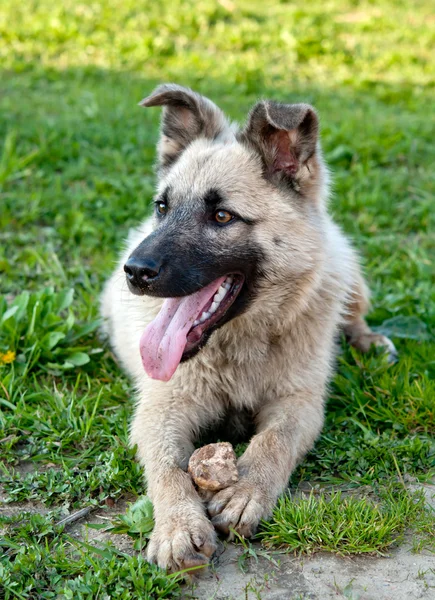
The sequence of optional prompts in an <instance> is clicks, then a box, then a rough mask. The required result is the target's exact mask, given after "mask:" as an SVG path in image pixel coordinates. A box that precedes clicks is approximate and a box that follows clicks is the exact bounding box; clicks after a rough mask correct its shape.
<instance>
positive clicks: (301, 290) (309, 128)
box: [101, 84, 395, 571]
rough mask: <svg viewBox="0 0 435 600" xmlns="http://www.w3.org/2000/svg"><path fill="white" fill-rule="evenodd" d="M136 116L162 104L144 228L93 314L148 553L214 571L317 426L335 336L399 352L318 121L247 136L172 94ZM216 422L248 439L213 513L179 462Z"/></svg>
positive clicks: (264, 509) (197, 99) (265, 511)
mask: <svg viewBox="0 0 435 600" xmlns="http://www.w3.org/2000/svg"><path fill="white" fill-rule="evenodd" d="M141 105H142V106H144V107H153V106H161V107H163V113H162V122H161V133H160V140H159V142H158V147H157V148H158V161H157V174H158V186H157V193H156V196H155V200H154V215H153V216H152V217H151V218H149V219H146V220H145V221H144V222H143V224H142V225H140V226H139V227H138V228H137V230H135V231H134V232H133V233H132V234H131V235H130V237H129V239H128V243H127V248H126V250H125V252H124V253H123V254H122V256H121V260H120V262H119V265H118V267H117V268H116V270H115V273H114V274H113V275H112V277H111V278H110V280H109V281H108V283H107V285H106V287H105V290H104V292H103V295H102V303H101V306H102V311H101V312H102V316H103V317H104V320H105V323H106V325H105V327H106V332H107V334H108V336H109V339H110V342H111V344H112V347H113V349H114V352H115V354H116V356H117V357H118V358H119V361H120V362H121V364H122V365H123V367H124V368H125V370H126V371H127V372H128V373H129V374H130V375H131V377H132V379H133V381H134V383H135V386H136V389H137V398H138V403H137V408H136V412H135V416H134V419H133V423H132V427H131V436H130V437H131V443H132V444H133V445H136V446H137V452H138V458H139V460H140V462H141V464H142V465H143V467H144V470H145V476H146V481H147V486H148V493H149V496H150V497H151V499H152V501H153V504H154V511H155V527H154V531H153V533H152V536H151V539H150V541H149V544H148V549H147V557H148V560H150V561H151V562H155V563H157V564H158V565H159V566H160V567H162V568H165V569H169V570H172V571H174V570H179V569H191V568H193V567H195V566H196V565H202V564H206V563H207V562H209V560H210V557H211V556H212V555H213V553H214V551H215V549H216V530H217V531H218V532H222V533H224V534H228V533H229V532H230V529H234V530H235V531H236V532H238V533H239V534H240V535H242V536H246V537H249V536H251V535H252V534H253V533H254V532H255V531H256V528H257V526H258V524H259V522H260V520H261V519H264V518H267V517H269V516H270V514H271V512H272V510H273V507H274V505H275V503H276V500H277V498H278V497H279V495H280V494H282V493H283V491H284V490H285V488H286V486H287V485H288V481H289V477H290V475H291V473H292V471H293V470H294V468H295V466H296V465H297V464H298V463H299V462H300V461H301V459H302V458H303V457H304V455H305V454H306V453H307V452H308V451H309V450H310V449H311V448H312V447H313V444H314V442H315V440H316V438H317V437H318V436H319V433H320V431H321V429H322V424H323V418H324V404H325V395H326V392H327V385H328V381H329V379H330V377H331V373H332V370H333V365H334V358H335V354H336V348H337V339H338V337H339V335H340V332H343V333H344V334H345V336H346V338H347V339H348V340H349V342H350V344H352V345H353V346H354V347H356V348H358V349H359V350H361V351H363V352H366V351H367V350H369V348H370V347H371V346H372V345H376V346H383V347H385V348H386V351H387V352H388V354H389V356H390V358H393V357H394V354H395V349H394V346H393V344H392V342H391V341H390V340H389V339H388V338H386V337H384V336H382V335H379V334H377V333H375V332H373V331H371V329H370V328H369V327H368V325H367V323H366V322H365V320H364V315H365V314H366V312H367V310H368V306H369V305H368V291H367V287H366V285H365V283H364V279H363V276H362V274H361V269H360V266H359V260H358V256H357V254H356V252H355V251H354V250H353V248H352V247H351V244H350V243H349V241H348V240H347V238H346V237H345V235H344V234H343V232H342V231H341V230H340V229H339V227H338V226H337V225H336V224H335V223H334V222H333V221H332V219H331V217H330V216H329V214H328V212H327V198H328V179H329V178H328V171H327V168H326V166H325V162H324V160H323V158H322V152H321V147H320V142H319V119H318V116H317V113H316V111H315V110H314V108H313V107H311V106H309V105H307V104H280V103H277V102H272V101H267V100H264V101H260V102H258V103H257V104H256V105H255V106H254V107H253V108H252V110H251V111H250V113H249V115H248V117H247V120H246V123H245V125H244V126H243V127H242V128H239V127H237V126H236V125H235V124H232V123H230V122H229V121H228V120H227V118H226V117H225V116H224V114H223V112H222V111H221V110H220V109H219V108H218V107H217V106H216V105H215V104H214V103H213V102H212V101H210V100H209V99H207V98H205V97H203V96H201V95H199V94H197V93H195V92H193V91H192V90H190V89H187V88H184V87H181V86H179V85H175V84H165V85H161V86H159V87H157V89H156V90H155V91H154V92H153V93H152V94H151V95H150V96H148V97H147V98H145V100H143V101H142V102H141ZM223 426H224V427H225V430H226V431H227V432H228V436H229V435H230V433H233V434H234V437H237V436H242V437H243V435H249V433H250V431H251V429H252V432H253V435H252V437H251V439H250V441H249V444H248V446H247V449H246V451H245V452H244V454H243V455H242V456H241V457H240V458H239V459H238V470H239V481H238V482H237V483H236V484H235V485H232V486H231V487H229V488H226V489H224V490H221V491H219V492H217V493H216V494H215V495H214V496H213V498H211V500H209V501H208V504H207V506H205V504H204V502H203V501H202V500H201V499H200V497H199V496H198V493H197V491H196V489H195V487H194V485H193V483H192V480H191V478H190V476H189V475H188V473H187V465H188V461H189V457H190V455H191V454H192V452H193V450H194V443H195V442H197V441H198V439H199V438H200V437H201V435H202V434H203V433H204V432H205V431H207V430H210V429H213V427H216V428H218V427H223ZM250 428H251V429H250Z"/></svg>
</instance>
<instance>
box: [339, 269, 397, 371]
mask: <svg viewBox="0 0 435 600" xmlns="http://www.w3.org/2000/svg"><path fill="white" fill-rule="evenodd" d="M368 298H369V293H368V289H367V286H366V284H365V283H364V280H363V279H362V277H361V276H360V275H359V277H358V281H357V285H356V286H355V289H354V292H353V294H352V297H351V299H350V302H349V304H348V306H347V310H348V316H347V319H346V323H345V325H344V327H343V331H344V334H345V336H346V339H347V341H348V342H349V344H350V345H351V346H353V347H354V348H357V349H358V350H360V351H361V352H368V351H369V350H370V347H371V346H383V347H384V348H385V352H386V353H387V355H388V360H389V361H390V362H394V361H395V360H396V359H397V351H396V348H395V346H394V344H393V342H392V341H391V340H390V339H389V338H387V337H386V336H385V335H381V334H380V333H375V332H374V331H372V330H371V329H370V327H369V326H368V325H367V323H366V321H365V319H364V316H365V315H366V314H367V312H368V309H369V299H368Z"/></svg>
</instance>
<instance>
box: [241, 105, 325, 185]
mask: <svg viewBox="0 0 435 600" xmlns="http://www.w3.org/2000/svg"><path fill="white" fill-rule="evenodd" d="M318 135H319V120H318V118H317V114H316V112H315V110H314V108H313V107H312V106H310V105H308V104H279V103H277V102H272V101H268V100H265V101H262V102H259V103H258V104H256V105H255V106H254V107H253V109H252V110H251V112H250V113H249V116H248V121H247V123H246V126H245V128H244V130H243V132H242V139H244V140H245V141H247V142H248V143H250V144H251V145H253V146H254V147H255V148H256V149H257V150H258V152H259V153H260V155H261V157H262V159H263V162H264V165H265V174H266V176H269V177H272V176H273V175H275V176H276V174H279V175H280V176H281V178H290V179H291V180H293V181H294V182H296V183H297V181H298V180H299V179H301V177H303V176H305V172H306V170H307V169H306V168H305V167H306V166H308V165H307V163H308V161H309V160H310V158H312V157H313V156H314V155H315V153H316V149H317V140H318ZM308 169H309V167H308Z"/></svg>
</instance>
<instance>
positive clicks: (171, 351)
mask: <svg viewBox="0 0 435 600" xmlns="http://www.w3.org/2000/svg"><path fill="white" fill-rule="evenodd" d="M224 281H225V277H220V278H219V279H216V281H213V282H212V283H210V284H209V285H207V286H206V287H205V288H202V290H199V292H196V293H195V294H192V295H191V296H184V297H183V298H168V299H167V300H165V301H164V303H163V306H162V308H161V309H160V312H159V314H158V315H157V317H156V318H155V319H154V321H152V322H151V323H150V324H149V325H148V327H147V328H146V329H145V331H144V332H143V334H142V337H141V340H140V355H141V357H142V364H143V366H144V369H145V371H146V372H147V373H148V375H149V376H150V377H152V378H153V379H160V380H161V381H169V379H171V377H172V375H173V374H174V373H175V371H176V369H177V367H178V365H179V364H180V361H181V358H182V356H183V352H184V350H185V348H186V345H187V335H188V333H189V331H190V330H191V329H192V326H193V322H194V321H195V320H196V319H197V318H198V317H199V315H200V314H201V313H202V311H203V309H204V307H205V306H206V305H207V303H208V302H209V301H210V300H211V298H212V297H213V296H214V294H215V292H216V291H217V290H218V289H219V287H220V285H221V283H223V282H224ZM198 329H199V327H198ZM198 333H202V331H201V332H198Z"/></svg>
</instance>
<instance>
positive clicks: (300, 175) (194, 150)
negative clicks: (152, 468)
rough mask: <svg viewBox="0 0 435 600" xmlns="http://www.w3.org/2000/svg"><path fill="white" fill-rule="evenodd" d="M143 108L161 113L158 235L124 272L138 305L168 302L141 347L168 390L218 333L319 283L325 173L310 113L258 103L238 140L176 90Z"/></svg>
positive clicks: (210, 110)
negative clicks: (144, 299) (142, 299)
mask: <svg viewBox="0 0 435 600" xmlns="http://www.w3.org/2000/svg"><path fill="white" fill-rule="evenodd" d="M141 105H142V106H145V107H149V106H163V116H162V126H161V137H160V141H159V144H158V175H159V184H158V192H157V195H156V198H155V217H154V218H155V227H154V231H153V233H152V234H151V235H150V236H148V237H147V238H145V239H144V240H143V241H142V242H141V243H140V244H139V246H138V247H137V248H136V249H135V250H134V251H133V253H132V254H131V255H130V257H129V258H128V260H127V262H126V264H125V267H124V268H125V272H126V276H127V281H128V285H129V288H130V290H131V291H132V292H133V293H134V294H139V295H142V294H147V295H152V296H158V297H161V298H166V299H167V300H166V301H165V302H164V304H163V307H162V309H161V311H160V313H159V315H158V316H157V318H156V319H155V320H154V321H153V322H152V323H151V324H150V325H149V326H148V328H147V330H146V331H145V333H144V335H143V337H142V341H141V354H142V359H143V363H144V366H145V369H146V371H147V372H148V373H149V374H150V375H151V376H152V377H155V378H158V379H163V380H167V379H169V378H170V377H171V376H172V374H173V373H174V371H175V369H176V368H177V366H178V364H179V362H180V361H181V360H185V359H187V358H190V357H191V356H193V355H194V354H195V353H196V352H197V351H198V350H199V349H200V348H201V347H202V346H203V345H204V344H205V343H206V341H207V339H208V337H209V336H210V334H211V333H212V332H213V331H214V330H215V329H216V328H218V327H220V326H222V325H224V324H225V323H227V322H228V321H230V320H231V319H234V318H235V317H237V316H239V315H241V314H242V313H244V312H246V311H250V312H251V311H252V314H253V315H254V314H255V310H254V309H255V308H256V309H257V310H261V308H262V307H261V304H262V300H265V298H266V296H267V310H269V311H271V312H273V311H274V310H277V309H278V307H279V306H280V305H282V303H283V301H284V300H286V301H289V298H291V296H292V294H293V295H294V297H296V295H297V294H298V293H299V292H300V288H301V282H302V281H303V282H304V285H305V283H306V282H308V281H312V280H313V273H314V272H315V270H316V265H317V264H318V262H319V260H320V255H319V246H320V237H321V227H319V222H320V221H321V220H322V214H323V210H324V208H323V204H322V196H323V186H324V184H325V177H324V174H325V173H324V171H325V170H324V166H323V162H322V159H321V156H320V148H319V143H318V118H317V115H316V113H315V111H314V109H313V108H312V107H311V106H309V105H306V104H293V105H292V104H278V103H276V102H271V101H262V102H259V103H258V104H256V105H255V106H254V107H253V109H252V110H251V112H250V114H249V116H248V119H247V122H246V125H245V126H244V128H243V129H242V130H239V129H237V127H235V126H234V125H231V124H230V123H229V122H228V121H227V120H226V118H225V116H224V115H223V113H222V112H221V110H220V109H219V108H218V107H217V106H216V105H215V104H213V103H212V102H211V101H210V100H208V99H207V98H204V97H203V96H200V95H198V94H196V93H194V92H192V91H191V90H189V89H186V88H183V87H180V86H178V85H162V86H160V87H158V88H157V89H156V90H155V91H154V92H153V93H152V94H151V96H149V97H148V98H145V100H143V101H142V102H141Z"/></svg>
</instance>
